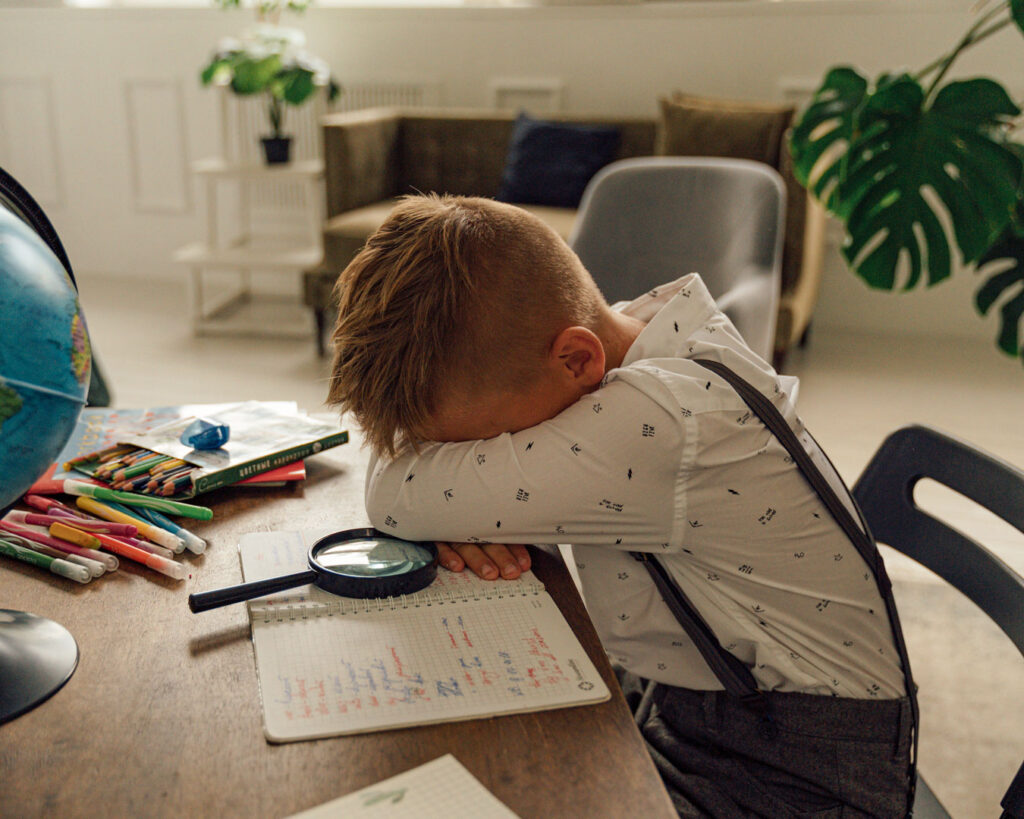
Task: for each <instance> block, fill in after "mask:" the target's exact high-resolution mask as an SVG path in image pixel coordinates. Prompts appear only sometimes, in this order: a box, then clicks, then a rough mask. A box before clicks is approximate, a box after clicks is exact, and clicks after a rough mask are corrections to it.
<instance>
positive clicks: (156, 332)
mask: <svg viewBox="0 0 1024 819" xmlns="http://www.w3.org/2000/svg"><path fill="white" fill-rule="evenodd" d="M80 284H81V288H82V301H83V304H84V307H85V311H86V317H87V320H88V324H89V328H90V332H91V335H92V340H93V346H94V349H95V350H96V351H98V356H99V360H100V362H101V365H102V367H103V369H104V370H105V371H106V375H107V377H108V380H109V382H110V384H111V388H112V391H113V393H114V403H115V405H117V406H121V407H144V406H161V405H166V404H176V403H207V402H210V403H212V402H223V401H235V400H247V399H259V400H285V399H286V400H294V401H296V402H297V403H298V404H299V406H300V407H302V408H304V409H306V410H308V411H310V412H324V411H326V408H325V407H324V405H323V400H324V396H325V395H326V392H327V378H328V365H327V362H326V361H325V360H323V359H320V358H318V357H317V355H316V352H315V346H314V343H313V339H312V338H311V337H310V338H309V339H288V340H286V339H279V340H275V339H270V338H239V337H201V338H196V337H193V336H192V334H191V332H190V330H189V327H188V324H187V321H186V319H185V316H186V302H185V290H184V285H183V284H182V285H180V286H179V285H176V284H174V283H168V282H151V283H145V284H140V283H139V281H138V280H120V279H117V278H107V277H98V276H90V277H88V278H85V277H83V278H82V281H81V282H80ZM275 320H276V319H275V316H274V315H272V314H271V315H268V316H267V317H266V322H267V324H268V326H269V325H272V324H273V323H274V322H275ZM785 369H786V370H787V372H791V373H793V374H795V375H798V376H800V378H801V388H800V398H799V401H798V406H799V408H800V411H801V414H802V416H803V418H804V420H805V421H806V422H807V424H808V426H809V427H810V429H811V430H812V432H813V433H814V435H815V436H816V437H817V439H818V440H819V442H820V443H821V444H822V446H823V447H824V448H825V450H826V451H828V452H829V454H830V455H831V457H832V459H833V461H834V462H835V463H836V466H837V467H838V468H839V470H840V472H841V473H842V474H843V475H844V476H845V477H846V479H847V481H848V482H851V483H852V481H853V480H854V479H855V478H856V476H857V475H858V474H859V473H860V471H861V469H862V468H863V466H864V464H865V463H866V462H867V460H868V459H869V457H870V455H871V453H873V452H874V450H875V448H876V447H877V446H878V445H879V443H880V442H881V441H882V440H883V438H884V437H885V436H886V435H887V434H888V433H889V432H890V431H892V430H894V429H896V428H898V427H899V426H901V425H904V424H908V423H926V424H930V425H933V426H936V427H938V428H940V429H942V430H944V431H947V432H952V433H954V434H956V435H957V436H959V437H962V438H965V439H967V440H970V441H972V442H973V443H975V444H977V445H979V446H982V447H984V448H986V449H988V450H989V451H990V452H993V453H995V454H998V455H999V456H1000V457H1002V458H1004V459H1005V460H1008V461H1010V462H1012V463H1014V464H1017V465H1018V466H1024V424H1022V423H1021V418H1022V409H1024V369H1022V368H1021V365H1020V362H1019V361H1016V362H1014V361H1012V360H1010V359H1008V358H1006V357H1005V356H1003V355H1002V354H1000V353H998V352H997V351H996V349H995V347H994V346H993V345H991V344H988V343H983V342H977V341H957V340H942V341H936V340H935V339H920V338H917V339H915V338H907V337H868V336H858V335H853V334H850V333H835V332H831V333H830V332H827V331H826V330H824V329H818V328H816V329H815V331H814V333H813V334H812V336H811V339H810V342H809V344H808V346H807V347H806V348H805V349H804V350H800V351H798V352H796V353H795V354H794V355H792V356H791V357H790V359H789V361H788V362H787V365H786V368H785ZM920 502H921V503H922V504H923V505H925V506H927V507H929V508H932V509H935V510H942V511H943V512H946V513H951V514H954V515H955V517H956V519H957V521H958V523H959V525H960V527H961V528H962V529H965V530H966V531H968V532H970V533H974V534H976V535H978V536H979V537H981V538H983V539H984V540H985V541H986V542H987V543H989V544H991V545H992V546H993V548H994V549H995V550H996V551H997V552H998V553H999V554H1000V556H1001V557H1002V558H1003V559H1004V560H1005V561H1006V562H1008V563H1009V564H1010V565H1012V566H1013V567H1014V568H1015V569H1016V570H1017V571H1019V572H1022V573H1024V538H1022V537H1021V536H1020V534H1019V533H1018V532H1016V531H1007V530H1006V529H1005V528H1003V526H1002V525H1001V524H999V523H996V522H993V521H992V520H991V519H989V517H988V516H987V513H981V514H979V513H976V512H974V511H973V510H972V509H971V508H970V505H969V504H967V503H965V502H964V501H963V499H961V498H959V497H957V496H954V495H953V494H952V493H948V492H943V491H941V490H939V489H938V488H929V490H928V491H927V492H922V493H921V498H920ZM886 561H887V564H888V565H889V568H890V574H891V576H892V578H893V581H894V584H895V589H896V592H895V593H896V597H897V601H898V604H899V608H900V611H901V616H902V619H903V621H904V622H903V625H904V631H905V633H906V636H907V642H908V645H909V650H910V656H911V658H912V662H913V668H914V675H915V677H916V679H917V682H918V685H919V687H920V700H921V708H922V713H923V719H922V729H921V748H920V760H921V766H920V767H921V770H922V771H923V773H924V775H925V777H926V778H927V779H928V781H929V782H930V783H931V784H932V786H933V788H934V789H935V790H936V792H937V793H938V795H939V797H940V799H942V800H943V801H944V802H945V804H946V806H947V808H949V809H950V811H951V813H952V814H953V815H954V816H956V817H960V818H961V819H973V818H974V817H977V819H982V818H983V817H991V816H994V815H997V814H998V808H997V807H996V805H997V803H998V800H999V798H1001V796H1002V793H1003V791H1004V790H1005V788H1006V787H1007V785H1008V783H1009V782H1010V780H1011V779H1012V778H1013V775H1014V773H1015V772H1016V770H1017V767H1018V766H1019V765H1020V763H1021V759H1022V758H1024V740H1022V739H1021V737H1024V709H1022V708H1021V707H1020V702H1021V692H1022V691H1024V661H1022V660H1021V657H1020V655H1019V654H1017V653H1016V652H1015V651H1014V649H1013V646H1012V644H1011V643H1010V642H1009V640H1008V639H1006V638H1005V636H1004V635H1003V634H1002V632H1000V631H999V630H998V629H996V628H995V627H994V626H992V625H991V624H990V623H989V622H988V621H987V620H986V619H985V618H984V617H983V616H981V615H979V614H978V613H977V611H976V609H974V607H973V606H972V605H971V604H970V603H968V602H966V601H965V600H964V599H963V598H961V597H959V596H958V595H957V594H956V593H955V592H952V591H951V590H949V589H948V588H946V587H945V586H944V585H943V584H942V582H941V581H939V580H938V579H937V578H935V577H934V576H932V575H931V574H930V573H929V572H927V571H926V570H924V569H922V568H920V567H919V566H917V565H916V564H914V563H912V562H911V561H909V560H907V559H905V558H901V557H900V556H899V555H894V554H893V553H892V552H890V551H888V550H886Z"/></svg>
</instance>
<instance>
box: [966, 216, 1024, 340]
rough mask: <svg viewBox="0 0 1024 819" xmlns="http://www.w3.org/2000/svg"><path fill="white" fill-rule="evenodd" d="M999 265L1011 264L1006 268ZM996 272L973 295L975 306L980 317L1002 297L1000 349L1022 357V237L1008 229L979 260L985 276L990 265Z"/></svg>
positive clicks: (1023, 247)
mask: <svg viewBox="0 0 1024 819" xmlns="http://www.w3.org/2000/svg"><path fill="white" fill-rule="evenodd" d="M1001 262H1010V265H1009V266H1008V267H1007V266H1006V265H1005V264H1000V263H1001ZM990 265H991V266H992V267H996V266H997V265H998V267H999V270H997V271H996V272H995V273H993V274H991V275H990V277H989V279H988V281H987V282H985V283H984V284H983V285H982V286H981V287H980V288H979V289H978V292H977V293H976V294H975V297H974V303H975V305H976V306H977V308H978V310H979V311H980V312H981V313H982V314H987V313H988V312H989V310H991V309H992V307H993V306H994V305H995V304H996V302H997V301H999V300H1000V299H1001V298H1002V297H1003V296H1004V294H1005V299H1004V300H1003V303H1002V306H1001V307H1000V308H999V313H1000V323H999V337H998V339H997V341H996V343H997V344H998V345H999V348H1000V349H1001V350H1003V351H1004V352H1006V353H1007V354H1009V355H1012V356H1021V357H1022V358H1024V341H1022V339H1021V327H1022V324H1024V323H1022V321H1021V319H1022V317H1024V236H1021V235H1019V234H1018V233H1016V232H1015V231H1013V230H1007V231H1006V233H1005V234H1004V235H1003V236H1002V238H1001V239H1000V240H999V241H998V242H996V244H994V245H993V246H992V248H991V249H990V250H989V251H988V252H987V253H985V255H984V256H982V258H981V259H979V260H978V271H979V272H980V273H985V272H986V270H987V269H988V268H989V266H990Z"/></svg>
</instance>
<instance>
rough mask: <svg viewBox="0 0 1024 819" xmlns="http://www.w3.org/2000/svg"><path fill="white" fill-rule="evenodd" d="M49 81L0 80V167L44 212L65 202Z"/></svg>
mask: <svg viewBox="0 0 1024 819" xmlns="http://www.w3.org/2000/svg"><path fill="white" fill-rule="evenodd" d="M56 112H57V108H56V105H55V103H54V94H53V78H52V77H48V76H47V77H16V76H0V165H2V166H3V167H4V168H5V169H6V170H7V171H9V172H10V173H11V174H12V175H13V176H15V177H16V178H17V179H18V181H19V182H20V183H21V184H22V185H24V186H25V188H26V189H27V190H28V191H29V192H30V193H31V194H32V197H33V198H34V199H36V200H37V201H38V202H39V203H40V205H42V206H43V207H45V208H56V207H60V206H62V205H63V204H64V202H65V184H64V173H63V168H62V163H61V161H60V151H59V150H58V145H59V138H58V133H57V115H56Z"/></svg>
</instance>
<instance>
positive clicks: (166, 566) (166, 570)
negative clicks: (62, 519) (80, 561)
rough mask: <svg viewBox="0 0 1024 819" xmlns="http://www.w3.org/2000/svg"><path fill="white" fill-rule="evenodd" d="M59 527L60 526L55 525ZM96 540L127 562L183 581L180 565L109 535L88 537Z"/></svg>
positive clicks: (183, 571)
mask: <svg viewBox="0 0 1024 819" xmlns="http://www.w3.org/2000/svg"><path fill="white" fill-rule="evenodd" d="M57 525H60V524H57ZM90 537H94V538H95V539H96V540H98V541H99V542H100V543H101V544H102V546H103V548H104V549H109V550H110V551H112V552H114V553H115V554H119V555H121V557H127V558H128V559H129V560H134V561H136V562H137V563H141V564H142V565H143V566H147V567H149V568H150V569H154V570H155V571H158V572H160V574H163V575H166V576H167V577H170V578H173V579H174V580H184V579H185V567H184V566H182V565H181V564H180V563H176V562H175V561H173V560H170V559H169V558H166V557H161V556H160V555H154V554H150V553H149V552H147V551H145V550H143V549H138V548H136V547H135V546H131V545H129V544H127V543H123V542H122V541H120V540H118V539H117V538H116V537H111V536H110V535H103V534H100V533H99V532H97V533H96V534H95V535H90Z"/></svg>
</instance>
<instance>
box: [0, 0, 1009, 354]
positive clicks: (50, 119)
mask: <svg viewBox="0 0 1024 819" xmlns="http://www.w3.org/2000/svg"><path fill="white" fill-rule="evenodd" d="M968 5H969V3H968V0H964V2H963V3H962V8H961V4H960V3H957V4H955V5H954V4H951V2H950V0H934V2H918V1H917V0H905V1H904V2H900V0H787V2H776V3H772V2H763V0H749V2H741V1H738V2H728V1H727V0H721V1H720V2H717V3H688V4H674V3H673V4H669V3H665V4H650V5H646V6H639V7H638V6H618V7H608V6H603V7H595V6H586V7H580V6H576V7H560V8H476V9H459V8H441V9H355V8H352V9H340V8H318V9H314V10H313V11H311V12H309V13H308V14H307V15H306V16H305V17H304V18H299V20H298V23H299V25H301V27H302V28H304V29H305V31H306V33H307V36H308V38H309V45H310V48H311V50H312V51H314V52H315V53H319V54H320V55H322V56H324V57H325V58H327V59H328V61H329V63H330V64H331V66H332V68H333V70H334V72H335V74H336V76H337V77H338V78H339V79H340V80H341V81H342V83H344V82H345V81H359V80H389V79H410V78H413V79H425V80H433V81H437V82H438V83H439V84H440V86H441V89H442V91H441V93H442V102H443V103H445V104H449V105H464V106H486V105H489V104H490V102H491V97H490V93H491V92H490V81H491V80H492V79H493V78H495V77H528V78H544V79H558V80H560V81H561V82H562V83H564V88H565V108H566V110H569V111H572V112H584V113H585V112H602V113H611V114H636V115H650V116H653V115H655V113H656V110H657V109H656V100H657V97H658V95H659V94H664V93H667V92H670V91H672V90H673V89H682V90H686V91H692V92H697V93H706V94H718V95H727V96H734V97H744V98H752V99H766V100H777V99H782V98H783V96H784V92H785V89H786V88H791V87H799V86H801V85H805V86H809V87H810V86H813V85H814V84H815V83H816V81H817V80H818V79H819V78H820V77H821V75H822V73H823V71H824V69H825V68H827V67H828V66H830V65H833V64H836V63H849V64H852V65H856V66H858V67H859V68H860V69H861V70H863V71H866V72H868V73H870V74H874V73H876V72H879V71H882V70H887V69H895V68H900V67H909V68H918V67H921V66H923V65H924V64H926V63H927V62H929V61H930V60H931V59H933V58H934V57H936V56H938V55H939V54H940V53H941V52H942V51H943V50H944V49H945V48H946V47H947V46H949V45H951V44H952V43H953V42H955V40H956V39H957V38H958V37H959V36H960V35H961V34H962V33H963V31H964V30H965V29H966V27H967V26H968V25H969V23H970V19H971V18H970V15H969V14H968V12H967V6H968ZM248 22H249V18H248V16H247V14H246V13H245V12H236V13H224V12H219V11H216V10H214V9H203V8H198V9H197V8H192V9H184V10H154V9H120V10H96V9H61V8H51V9H6V10H3V9H0V165H3V166H4V167H6V168H7V169H8V170H10V171H11V172H12V173H13V174H14V175H15V176H16V177H19V178H21V181H22V182H23V183H24V184H25V185H26V186H27V187H28V188H29V189H30V190H31V191H33V192H34V193H36V194H37V196H38V198H40V199H41V200H42V202H43V204H44V207H45V209H46V210H47V212H48V213H49V214H50V216H51V219H52V220H53V221H54V223H55V225H56V227H57V229H58V232H59V233H60V235H61V237H62V238H63V240H64V243H65V245H66V246H67V248H68V252H69V255H70V257H71V259H72V262H73V264H74V265H75V267H76V270H77V271H78V273H79V274H80V276H81V278H82V280H83V281H84V282H87V281H88V277H89V275H90V274H94V273H96V272H100V271H104V272H106V271H113V272H119V273H126V274H130V275H134V276H138V277H140V278H147V277H154V276H159V277H181V276H183V271H182V270H181V269H180V268H178V267H177V266H176V265H174V264H173V263H172V262H171V261H170V257H171V254H172V252H173V251H174V249H175V248H177V247H179V246H181V245H183V244H186V243H188V242H189V241H192V240H193V239H195V238H198V237H199V236H201V235H202V225H203V203H202V202H201V201H200V197H199V194H200V191H199V190H198V188H196V187H195V186H194V185H193V183H192V181H191V180H190V179H189V178H188V175H187V163H188V162H189V161H191V160H193V159H198V158H201V157H204V156H207V155H210V154H212V153H214V152H215V151H216V146H217V145H218V135H217V123H216V115H215V108H216V106H215V101H214V95H213V93H212V92H210V91H208V90H205V89H202V88H200V87H199V83H198V79H197V77H198V69H199V67H200V66H201V64H202V63H203V61H204V60H205V59H206V57H207V56H208V54H209V53H210V51H211V49H212V48H213V46H214V44H215V43H216V42H217V40H218V39H219V38H220V37H221V36H224V35H227V34H234V33H237V31H239V30H240V29H241V28H243V27H244V26H245V25H247V24H248ZM975 52H976V53H972V54H970V55H968V58H967V59H964V60H963V62H962V64H961V65H960V66H959V73H961V74H968V73H986V74H990V75H993V76H996V77H997V78H999V79H1001V80H1002V81H1003V82H1004V83H1006V85H1007V86H1008V87H1009V88H1010V90H1011V92H1016V93H1019V92H1020V91H1021V90H1022V87H1024V82H1022V81H1021V80H1020V79H1019V78H1020V77H1021V76H1024V42H1022V41H1021V36H1020V34H1019V33H1018V32H1016V31H1007V32H1004V33H1002V34H1000V35H998V36H997V37H995V38H993V39H992V40H991V41H989V42H988V43H985V44H983V45H981V46H980V47H978V48H977V49H975ZM970 278H971V277H970V276H969V275H965V276H964V277H963V281H957V282H954V283H953V284H952V285H946V286H945V287H942V288H939V289H938V290H936V291H933V292H930V293H928V294H921V293H914V294H912V295H910V296H906V297H899V296H893V295H890V294H878V293H872V292H869V291H868V290H867V289H866V288H865V287H864V286H862V285H861V284H860V283H859V281H858V280H856V279H854V277H853V276H851V275H850V274H849V273H847V272H846V271H845V270H843V268H842V263H841V261H840V259H839V257H838V254H837V253H836V252H835V251H833V252H832V253H831V254H830V257H829V270H828V273H827V276H826V280H825V282H824V286H823V292H822V299H821V305H820V308H819V311H818V314H817V318H816V325H817V327H818V329H819V332H820V331H821V330H822V329H823V328H826V327H829V326H840V327H858V328H864V329H869V330H870V329H879V330H892V329H893V328H894V327H903V328H906V329H908V330H913V331H915V332H931V333H944V334H950V335H969V336H975V337H984V338H989V337H991V336H992V334H993V333H994V327H995V325H994V323H993V322H991V321H988V322H982V321H981V320H979V319H978V318H977V317H975V316H974V315H973V311H972V309H971V307H970V299H969V297H970V291H971V290H972V287H973V282H972V281H970ZM908 305H909V306H910V308H911V309H908Z"/></svg>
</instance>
